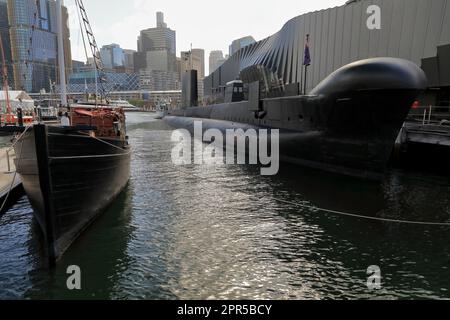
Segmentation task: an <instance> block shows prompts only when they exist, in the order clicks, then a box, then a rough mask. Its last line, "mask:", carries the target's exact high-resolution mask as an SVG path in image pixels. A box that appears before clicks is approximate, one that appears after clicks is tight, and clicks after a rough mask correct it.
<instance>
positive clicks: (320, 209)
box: [180, 170, 450, 227]
mask: <svg viewBox="0 0 450 320" xmlns="http://www.w3.org/2000/svg"><path fill="white" fill-rule="evenodd" d="M180 172H182V173H183V174H186V175H189V176H194V177H196V178H199V179H202V180H206V181H209V182H211V183H220V182H218V181H215V180H211V179H209V178H205V177H200V176H199V175H196V174H195V173H187V172H184V170H180ZM223 186H224V187H226V188H228V189H234V188H235V187H232V186H228V185H225V184H223ZM273 199H274V200H275V201H278V202H282V203H286V204H290V205H293V206H296V207H299V208H303V209H309V210H316V211H321V212H324V213H329V214H334V215H340V216H345V217H352V218H358V219H365V220H373V221H380V222H389V223H397V224H410V225H422V226H440V227H450V222H428V221H410V220H399V219H389V218H379V217H373V216H368V215H362V214H355V213H349V212H343V211H337V210H331V209H325V208H320V207H317V206H312V205H305V204H302V203H300V202H294V201H288V200H283V199H279V198H273ZM380 212H382V210H381V211H379V212H378V213H380Z"/></svg>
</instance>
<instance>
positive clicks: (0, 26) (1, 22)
mask: <svg viewBox="0 0 450 320" xmlns="http://www.w3.org/2000/svg"><path fill="white" fill-rule="evenodd" d="M0 36H1V39H2V44H3V50H4V52H5V63H6V65H7V67H8V82H9V86H10V87H13V86H14V77H13V72H12V64H11V42H10V38H9V22H8V10H7V0H0ZM0 63H1V61H0ZM2 81H3V78H2V77H0V85H1V86H2V87H3V82H2Z"/></svg>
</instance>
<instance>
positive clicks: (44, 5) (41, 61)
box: [3, 0, 72, 92]
mask: <svg viewBox="0 0 450 320" xmlns="http://www.w3.org/2000/svg"><path fill="white" fill-rule="evenodd" d="M3 2H4V1H3ZM7 9H8V21H9V26H10V30H9V31H10V36H11V38H10V46H11V60H12V66H13V75H14V87H15V88H16V89H18V90H25V91H27V92H39V91H40V90H41V89H46V90H47V91H48V90H49V89H50V82H58V77H59V75H58V68H57V64H58V48H57V22H56V1H55V0H37V1H36V0H7ZM68 17H69V16H68V12H67V8H66V7H63V8H62V19H63V38H64V40H63V42H64V54H65V62H66V69H67V70H66V71H67V72H66V74H67V75H69V74H70V71H71V69H72V57H71V49H70V31H69V27H68V23H67V22H68Z"/></svg>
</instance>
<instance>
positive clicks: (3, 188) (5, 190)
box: [0, 148, 25, 215]
mask: <svg viewBox="0 0 450 320" xmlns="http://www.w3.org/2000/svg"><path fill="white" fill-rule="evenodd" d="M8 149H9V148H1V149H0V210H1V211H0V215H1V214H3V213H5V212H6V211H7V210H8V209H9V208H10V207H11V206H13V205H14V204H15V203H16V202H17V200H18V199H19V198H20V197H22V196H23V195H24V194H25V191H24V189H23V186H22V181H21V180H20V177H19V175H17V174H15V170H16V169H15V166H14V158H15V155H14V150H10V152H9V154H8V152H7V151H8ZM5 201H6V202H5ZM3 204H4V205H3ZM2 205H3V208H1V206H2Z"/></svg>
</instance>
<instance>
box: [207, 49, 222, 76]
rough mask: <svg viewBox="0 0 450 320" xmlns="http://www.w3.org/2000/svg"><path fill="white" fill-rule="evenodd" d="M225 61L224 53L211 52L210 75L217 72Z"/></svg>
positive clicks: (218, 51)
mask: <svg viewBox="0 0 450 320" xmlns="http://www.w3.org/2000/svg"><path fill="white" fill-rule="evenodd" d="M225 61H226V59H225V58H224V56H223V52H222V51H220V50H215V51H211V53H210V54H209V74H211V73H213V72H214V71H216V70H217V68H219V67H220V66H221V65H222V64H223V63H224V62H225Z"/></svg>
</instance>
